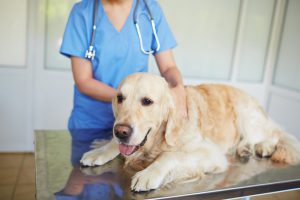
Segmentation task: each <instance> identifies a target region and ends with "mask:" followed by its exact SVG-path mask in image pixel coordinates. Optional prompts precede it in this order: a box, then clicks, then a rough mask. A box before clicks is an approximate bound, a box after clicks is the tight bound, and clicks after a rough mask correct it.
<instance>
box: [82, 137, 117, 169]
mask: <svg viewBox="0 0 300 200" xmlns="http://www.w3.org/2000/svg"><path fill="white" fill-rule="evenodd" d="M119 153H120V151H119V147H118V143H117V141H116V140H115V139H114V138H113V139H112V140H111V141H110V142H109V143H107V144H106V145H104V146H103V147H100V148H96V149H93V150H91V151H88V152H86V153H85V154H83V156H82V158H81V160H80V163H81V164H83V165H84V166H95V165H103V164H105V163H107V162H109V161H111V160H112V159H114V158H115V157H117V156H118V155H119Z"/></svg>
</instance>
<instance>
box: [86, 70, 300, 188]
mask: <svg viewBox="0 0 300 200" xmlns="http://www.w3.org/2000/svg"><path fill="white" fill-rule="evenodd" d="M185 90H186V98H187V99H186V101H187V109H188V118H181V117H180V115H178V114H177V113H176V112H177V109H176V104H175V102H174V101H175V100H174V98H173V96H172V93H171V91H170V89H169V86H168V84H167V82H166V81H165V80H164V79H163V78H162V77H159V76H156V75H153V74H148V73H137V74H134V75H131V76H129V77H127V78H126V79H125V80H124V81H123V82H122V83H121V85H120V87H119V89H118V94H117V96H116V97H115V98H114V99H113V110H114V115H115V124H114V130H113V131H114V137H113V139H112V140H111V141H110V142H109V143H108V144H106V145H105V146H103V147H101V148H97V149H94V150H91V151H90V152H87V153H85V154H84V155H83V157H82V159H81V163H82V164H83V165H85V166H94V165H103V164H105V163H107V162H108V161H110V160H112V159H114V158H115V157H116V156H118V155H119V154H120V153H121V154H122V155H123V156H124V157H125V165H126V166H130V167H133V168H134V169H137V170H139V172H137V173H136V174H135V175H134V176H133V177H132V181H131V189H132V190H134V191H147V190H151V189H156V188H158V187H160V186H163V185H165V184H167V183H170V182H172V181H174V180H183V179H189V178H195V177H202V176H203V175H204V174H206V173H220V172H223V171H225V170H226V169H227V167H228V161H227V159H226V155H227V154H230V153H231V154H232V153H236V155H238V156H239V157H240V158H242V159H246V160H247V159H248V158H249V157H250V156H252V155H253V156H255V155H258V156H260V157H270V159H271V160H273V161H276V162H284V163H288V164H296V163H298V162H299V160H300V145H299V143H298V141H297V140H296V139H295V138H294V137H293V136H292V135H289V134H287V133H285V132H284V131H282V130H281V129H280V128H279V127H278V126H277V125H276V124H275V123H273V122H272V120H271V119H270V118H269V117H268V116H267V114H266V113H265V112H264V111H263V109H262V108H261V107H260V106H259V104H258V103H257V101H256V100H255V99H253V98H252V97H250V96H249V95H247V94H245V93H244V92H243V91H241V90H239V89H237V88H234V87H231V86H226V85H222V84H203V85H199V86H186V87H185Z"/></svg>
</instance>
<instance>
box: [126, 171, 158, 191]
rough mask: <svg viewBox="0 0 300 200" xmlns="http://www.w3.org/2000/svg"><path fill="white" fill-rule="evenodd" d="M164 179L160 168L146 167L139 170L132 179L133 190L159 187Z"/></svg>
mask: <svg viewBox="0 0 300 200" xmlns="http://www.w3.org/2000/svg"><path fill="white" fill-rule="evenodd" d="M163 180H164V176H163V175H162V174H161V173H160V171H159V170H149V169H144V170H142V171H140V172H137V173H136V174H135V175H134V176H133V177H132V180H131V190H133V191H135V192H143V191H148V190H152V189H157V188H159V187H160V186H161V185H162V183H163Z"/></svg>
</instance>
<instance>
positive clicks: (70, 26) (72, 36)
mask: <svg viewBox="0 0 300 200" xmlns="http://www.w3.org/2000/svg"><path fill="white" fill-rule="evenodd" d="M83 11H84V10H83V7H82V5H80V3H77V4H75V5H74V6H73V8H72V11H71V13H70V16H69V19H68V22H67V25H66V28H65V32H64V36H63V41H62V44H61V48H60V53H61V54H62V55H65V56H67V57H71V56H76V57H81V58H85V52H86V50H87V48H88V31H87V28H86V27H87V26H86V23H87V22H86V21H85V17H84V15H83Z"/></svg>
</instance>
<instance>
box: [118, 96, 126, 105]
mask: <svg viewBox="0 0 300 200" xmlns="http://www.w3.org/2000/svg"><path fill="white" fill-rule="evenodd" d="M124 99H125V98H124V96H123V95H122V94H118V95H117V100H118V103H122V102H123V101H124Z"/></svg>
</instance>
